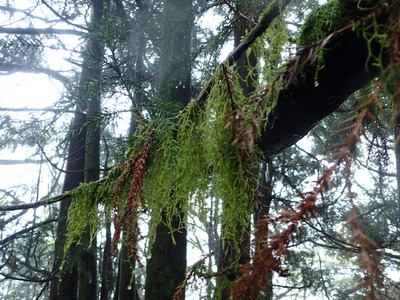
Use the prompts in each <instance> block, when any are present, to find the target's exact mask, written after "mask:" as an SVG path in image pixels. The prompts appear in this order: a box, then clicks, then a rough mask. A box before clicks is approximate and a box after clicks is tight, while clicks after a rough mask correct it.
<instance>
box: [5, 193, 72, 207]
mask: <svg viewBox="0 0 400 300" xmlns="http://www.w3.org/2000/svg"><path fill="white" fill-rule="evenodd" d="M69 197H70V196H69V193H64V194H61V195H58V196H55V197H51V198H47V199H44V200H40V201H37V202H34V203H26V204H19V205H4V206H0V211H14V210H23V209H30V208H38V207H40V206H44V205H48V204H53V203H56V202H59V201H62V200H65V199H68V198H69Z"/></svg>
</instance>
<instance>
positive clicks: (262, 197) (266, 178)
mask: <svg viewBox="0 0 400 300" xmlns="http://www.w3.org/2000/svg"><path fill="white" fill-rule="evenodd" d="M272 168H273V165H272V161H271V159H268V160H267V161H266V162H265V164H264V165H263V166H262V167H261V180H260V187H259V189H258V200H259V202H258V203H257V205H256V206H255V210H254V224H257V222H258V221H259V220H261V219H262V218H264V217H265V216H266V215H268V214H269V213H270V209H271V201H272ZM272 276H273V273H272V270H269V272H268V286H267V288H266V290H265V294H264V297H263V300H272V296H273V286H272Z"/></svg>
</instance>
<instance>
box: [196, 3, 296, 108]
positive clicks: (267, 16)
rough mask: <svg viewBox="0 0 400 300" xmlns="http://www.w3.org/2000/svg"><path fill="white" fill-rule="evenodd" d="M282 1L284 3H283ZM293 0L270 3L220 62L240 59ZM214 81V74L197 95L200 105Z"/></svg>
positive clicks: (225, 63)
mask: <svg viewBox="0 0 400 300" xmlns="http://www.w3.org/2000/svg"><path fill="white" fill-rule="evenodd" d="M281 2H282V3H281ZM290 2H291V0H284V1H274V3H273V4H271V5H269V6H268V7H267V8H266V9H265V11H264V12H263V13H262V14H261V17H260V21H259V22H258V23H257V25H256V26H255V27H254V28H253V29H252V30H251V31H250V32H249V33H248V34H247V35H246V37H245V38H244V39H243V41H242V42H241V43H240V44H239V45H238V46H237V47H236V48H235V49H234V50H233V51H232V52H231V53H230V54H229V55H228V57H227V58H226V59H225V60H224V61H223V62H222V63H220V65H219V66H222V65H228V66H231V65H233V64H234V63H235V62H236V61H238V59H239V58H240V57H241V56H242V55H243V53H245V52H246V50H247V49H249V47H250V46H251V45H252V44H253V43H254V41H255V40H256V39H257V38H258V37H260V36H261V35H262V34H263V33H264V32H265V30H267V29H268V27H269V26H270V25H271V23H272V21H273V20H274V19H275V18H276V17H277V16H279V15H280V14H281V12H282V10H283V9H285V8H286V7H287V6H288V5H289V3H290ZM213 82H214V76H212V77H211V78H210V80H209V81H208V82H207V83H206V84H205V86H204V87H203V89H202V90H201V92H200V94H199V95H198V96H197V97H196V100H195V101H196V102H197V103H198V105H202V104H203V103H204V102H205V101H206V100H207V97H208V94H209V92H210V90H211V88H212V85H213Z"/></svg>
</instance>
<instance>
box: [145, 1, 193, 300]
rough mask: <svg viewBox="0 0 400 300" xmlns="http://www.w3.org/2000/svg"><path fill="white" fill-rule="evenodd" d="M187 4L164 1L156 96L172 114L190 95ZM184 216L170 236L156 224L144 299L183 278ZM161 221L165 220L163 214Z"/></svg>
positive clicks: (163, 294)
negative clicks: (165, 103) (158, 91)
mask: <svg viewBox="0 0 400 300" xmlns="http://www.w3.org/2000/svg"><path fill="white" fill-rule="evenodd" d="M191 8H192V1H191V0H185V1H180V0H167V1H165V2H164V11H163V26H162V28H163V31H162V46H161V54H160V95H159V96H160V99H162V100H163V101H169V102H171V104H172V103H175V104H176V106H175V105H173V106H175V108H172V109H171V111H170V113H171V114H172V115H176V113H177V112H178V111H179V110H180V109H182V108H183V107H184V106H185V105H186V104H187V103H188V102H189V101H190V96H191V67H190V65H191V63H190V51H191V28H192V26H193V21H192V18H191V16H190V13H191ZM171 197H173V193H172V195H171ZM178 205H179V204H178ZM183 206H184V205H180V207H178V208H182V207H183ZM185 218H186V217H185V213H184V212H183V211H182V210H181V213H180V215H179V216H175V217H173V220H172V224H171V225H172V228H176V229H177V230H175V231H174V232H173V233H172V235H173V237H171V232H170V229H169V228H168V226H166V225H165V224H164V223H163V222H162V223H160V224H158V226H157V228H156V237H155V241H154V243H153V246H152V249H151V253H152V255H151V258H150V259H149V260H148V262H147V277H146V283H145V289H146V294H145V299H146V300H154V299H158V300H170V299H171V298H172V296H173V295H174V294H175V292H176V288H177V287H178V285H179V284H180V283H181V282H182V281H183V280H184V278H185V272H186V234H187V233H186V229H185V228H183V229H179V230H178V228H182V222H184V220H185ZM163 221H166V218H165V214H163ZM173 241H175V243H173Z"/></svg>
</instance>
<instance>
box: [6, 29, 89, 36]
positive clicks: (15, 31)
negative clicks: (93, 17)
mask: <svg viewBox="0 0 400 300" xmlns="http://www.w3.org/2000/svg"><path fill="white" fill-rule="evenodd" d="M0 33H7V34H29V35H39V34H69V35H78V36H82V35H84V34H85V32H83V31H79V30H75V29H57V28H51V27H49V28H9V27H0Z"/></svg>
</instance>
